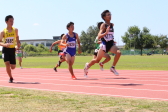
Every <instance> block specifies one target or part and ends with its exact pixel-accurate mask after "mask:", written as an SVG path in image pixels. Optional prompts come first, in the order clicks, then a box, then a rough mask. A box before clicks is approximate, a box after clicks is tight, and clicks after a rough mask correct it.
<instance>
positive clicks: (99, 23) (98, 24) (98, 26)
mask: <svg viewBox="0 0 168 112" xmlns="http://www.w3.org/2000/svg"><path fill="white" fill-rule="evenodd" d="M101 24H103V22H98V23H97V28H98V29H99V30H100V26H101Z"/></svg>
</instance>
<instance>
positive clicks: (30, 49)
mask: <svg viewBox="0 0 168 112" xmlns="http://www.w3.org/2000/svg"><path fill="white" fill-rule="evenodd" d="M24 49H25V51H26V52H30V51H32V52H37V48H36V47H35V46H33V45H31V44H29V45H26V46H25V48H24Z"/></svg>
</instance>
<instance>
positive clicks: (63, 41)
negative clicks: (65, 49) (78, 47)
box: [60, 35, 68, 46]
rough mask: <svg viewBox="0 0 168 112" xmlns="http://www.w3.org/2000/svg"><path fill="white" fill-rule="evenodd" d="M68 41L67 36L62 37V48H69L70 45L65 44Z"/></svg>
mask: <svg viewBox="0 0 168 112" xmlns="http://www.w3.org/2000/svg"><path fill="white" fill-rule="evenodd" d="M66 41H67V37H66V35H64V36H63V37H62V40H61V43H60V45H62V46H68V44H64V43H65V42H66Z"/></svg>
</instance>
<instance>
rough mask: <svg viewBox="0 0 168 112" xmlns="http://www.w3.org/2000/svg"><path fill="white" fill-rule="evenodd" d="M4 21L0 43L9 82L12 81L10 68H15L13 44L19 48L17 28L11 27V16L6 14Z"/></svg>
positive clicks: (12, 21)
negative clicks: (4, 26)
mask: <svg viewBox="0 0 168 112" xmlns="http://www.w3.org/2000/svg"><path fill="white" fill-rule="evenodd" d="M5 22H6V24H7V27H6V28H5V29H4V30H3V31H2V32H1V33H0V41H1V43H0V45H1V46H3V49H2V53H3V59H4V63H5V65H6V72H7V74H8V76H9V77H10V79H9V83H13V77H12V73H11V69H15V67H16V58H15V46H16V44H17V48H20V44H19V36H18V29H17V28H14V27H12V26H13V23H14V18H13V16H12V15H8V16H6V17H5ZM2 41H3V42H2Z"/></svg>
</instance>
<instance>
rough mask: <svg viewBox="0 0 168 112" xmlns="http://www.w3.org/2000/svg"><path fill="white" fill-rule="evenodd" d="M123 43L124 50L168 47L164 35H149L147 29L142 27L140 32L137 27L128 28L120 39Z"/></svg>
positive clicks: (167, 40) (166, 38)
mask: <svg viewBox="0 0 168 112" xmlns="http://www.w3.org/2000/svg"><path fill="white" fill-rule="evenodd" d="M121 38H122V41H123V42H124V43H125V49H131V48H134V49H141V55H142V50H143V49H144V48H146V49H150V48H153V49H156V48H158V47H161V48H167V47H168V37H167V36H164V35H160V36H156V35H152V34H150V30H149V29H148V28H147V27H143V29H142V30H140V28H139V27H138V26H130V27H128V30H127V32H125V34H124V35H123V36H122V37H121Z"/></svg>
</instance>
